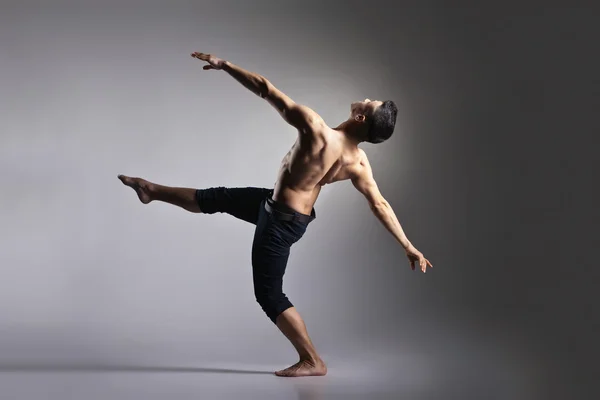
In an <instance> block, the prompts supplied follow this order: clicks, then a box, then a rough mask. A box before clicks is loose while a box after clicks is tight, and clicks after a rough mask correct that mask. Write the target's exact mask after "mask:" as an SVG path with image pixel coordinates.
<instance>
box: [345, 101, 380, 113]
mask: <svg viewBox="0 0 600 400" xmlns="http://www.w3.org/2000/svg"><path fill="white" fill-rule="evenodd" d="M382 104H383V101H379V100H370V99H364V100H363V101H357V102H355V103H352V104H351V105H350V114H351V116H352V117H355V116H357V115H364V116H369V115H373V113H374V112H375V110H376V109H377V108H378V107H379V106H381V105H382Z"/></svg>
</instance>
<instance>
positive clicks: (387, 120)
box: [350, 99, 398, 143]
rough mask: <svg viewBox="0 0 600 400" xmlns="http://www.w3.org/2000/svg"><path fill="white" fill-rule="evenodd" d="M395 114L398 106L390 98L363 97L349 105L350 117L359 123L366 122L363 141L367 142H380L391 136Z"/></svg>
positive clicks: (394, 124) (394, 123)
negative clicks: (370, 98) (363, 98)
mask: <svg viewBox="0 0 600 400" xmlns="http://www.w3.org/2000/svg"><path fill="white" fill-rule="evenodd" d="M397 114H398V107H396V104H395V103H394V102H393V101H391V100H386V101H379V100H369V99H365V100H363V101H359V102H356V103H352V105H351V106H350V118H351V119H352V120H354V121H356V122H358V123H360V124H366V125H365V127H366V136H365V138H364V141H366V142H369V143H381V142H384V141H386V140H388V139H389V138H390V137H391V136H392V133H394V127H395V126H396V115H397Z"/></svg>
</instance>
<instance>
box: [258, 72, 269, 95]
mask: <svg viewBox="0 0 600 400" xmlns="http://www.w3.org/2000/svg"><path fill="white" fill-rule="evenodd" d="M272 91H273V85H272V84H271V82H269V81H268V80H267V78H265V77H264V76H261V77H260V78H259V82H258V95H259V96H260V97H262V98H263V99H266V98H268V97H269V94H270V93H271V92H272Z"/></svg>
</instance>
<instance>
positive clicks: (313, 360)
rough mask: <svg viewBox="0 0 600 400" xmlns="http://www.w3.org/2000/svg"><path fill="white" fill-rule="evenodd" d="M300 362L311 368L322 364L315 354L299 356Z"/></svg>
mask: <svg viewBox="0 0 600 400" xmlns="http://www.w3.org/2000/svg"><path fill="white" fill-rule="evenodd" d="M300 361H302V362H306V363H308V364H310V365H312V366H317V365H319V364H322V361H321V357H319V356H318V355H317V354H308V353H307V354H300Z"/></svg>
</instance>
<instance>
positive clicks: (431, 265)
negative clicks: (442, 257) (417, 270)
mask: <svg viewBox="0 0 600 400" xmlns="http://www.w3.org/2000/svg"><path fill="white" fill-rule="evenodd" d="M427 264H429V267H430V268H433V264H431V262H429V260H427Z"/></svg>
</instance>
